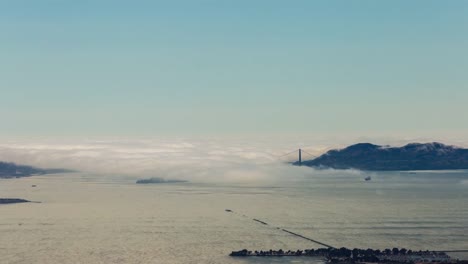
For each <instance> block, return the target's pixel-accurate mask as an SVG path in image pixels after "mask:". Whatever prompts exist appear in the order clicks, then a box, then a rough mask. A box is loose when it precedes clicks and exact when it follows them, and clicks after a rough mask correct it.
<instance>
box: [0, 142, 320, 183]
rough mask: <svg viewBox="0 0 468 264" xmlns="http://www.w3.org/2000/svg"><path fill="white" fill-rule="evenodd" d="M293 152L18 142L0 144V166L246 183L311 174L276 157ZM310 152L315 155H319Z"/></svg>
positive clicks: (231, 146) (261, 146) (222, 145)
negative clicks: (17, 164) (18, 165)
mask: <svg viewBox="0 0 468 264" xmlns="http://www.w3.org/2000/svg"><path fill="white" fill-rule="evenodd" d="M293 150H294V146H288V145H286V146H272V144H270V143H267V142H260V141H249V142H241V143H239V142H232V141H231V142H227V141H222V140H187V139H172V140H157V139H141V140H135V139H133V140H129V139H116V140H75V141H60V140H42V141H38V140H35V141H26V140H23V141H8V142H2V143H1V144H0V160H2V161H10V162H15V163H19V164H26V165H33V166H37V167H42V168H66V169H75V170H79V171H82V172H88V173H96V174H105V175H115V176H119V175H120V176H129V177H136V178H141V177H163V178H168V179H171V178H174V179H184V180H192V181H213V182H216V181H234V182H245V181H263V180H269V181H270V180H274V179H275V178H279V177H281V178H284V177H289V178H297V177H305V176H306V175H307V174H310V173H311V171H312V170H311V169H310V168H299V167H293V166H290V165H288V164H287V163H286V162H287V161H293V160H295V159H296V158H297V154H296V153H292V154H290V155H286V156H283V157H280V156H282V155H283V154H284V153H288V152H291V151H293ZM309 151H310V152H314V154H318V152H319V151H322V149H321V148H317V150H313V149H312V150H311V149H309ZM306 158H307V157H306Z"/></svg>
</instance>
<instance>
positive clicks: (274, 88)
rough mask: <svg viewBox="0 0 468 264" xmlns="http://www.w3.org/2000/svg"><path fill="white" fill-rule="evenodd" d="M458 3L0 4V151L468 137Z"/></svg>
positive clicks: (463, 32) (467, 13)
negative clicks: (173, 139)
mask: <svg viewBox="0 0 468 264" xmlns="http://www.w3.org/2000/svg"><path fill="white" fill-rule="evenodd" d="M467 84H468V1H456V0H452V1H429V0H421V1H407V0H402V1H397V0H392V1H329V0H326V1H310V0H306V1H299V0H298V1H274V0H265V1H253V0H246V1H241V0H235V1H222V0H213V1H164V2H162V1H116V0H112V1H111V0H109V1H99V0H92V1H85V0H82V1H64V0H63V1H58V0H57V1H49V0H41V1H36V0H31V1H22V0H3V1H0V91H1V93H0V118H1V122H0V135H3V136H15V135H64V136H67V135H124V136H128V135H170V134H176V135H193V134H197V135H228V134H229V135H236V134H239V135H240V134H279V135H281V134H294V133H298V134H309V135H313V134H324V135H327V134H336V135H340V134H354V135H362V136H368V135H371V136H385V135H392V134H398V135H411V136H426V137H431V136H434V135H442V136H443V135H445V136H447V135H452V134H459V135H464V134H466V133H468V103H467V101H468V85H467Z"/></svg>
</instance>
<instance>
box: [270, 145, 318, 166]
mask: <svg viewBox="0 0 468 264" xmlns="http://www.w3.org/2000/svg"><path fill="white" fill-rule="evenodd" d="M304 154H305V157H307V158H306V159H305V160H311V159H315V158H317V157H318V156H317V155H314V154H311V153H310V152H307V151H305V150H303V149H296V150H293V151H291V152H288V153H286V154H283V155H280V156H277V157H276V158H277V159H279V160H286V158H289V159H290V161H288V162H290V163H295V164H297V165H299V166H301V165H302V160H303V156H304ZM296 155H297V156H296ZM296 157H297V158H296ZM292 158H294V160H295V161H291V159H292Z"/></svg>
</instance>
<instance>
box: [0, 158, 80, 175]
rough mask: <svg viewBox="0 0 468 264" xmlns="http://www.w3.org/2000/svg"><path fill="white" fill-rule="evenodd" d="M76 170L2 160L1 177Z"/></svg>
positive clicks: (0, 162)
mask: <svg viewBox="0 0 468 264" xmlns="http://www.w3.org/2000/svg"><path fill="white" fill-rule="evenodd" d="M68 172H74V171H72V170H66V169H40V168H35V167H32V166H26V165H17V164H15V163H11V162H2V161H0V178H20V177H28V176H33V175H42V174H52V173H68Z"/></svg>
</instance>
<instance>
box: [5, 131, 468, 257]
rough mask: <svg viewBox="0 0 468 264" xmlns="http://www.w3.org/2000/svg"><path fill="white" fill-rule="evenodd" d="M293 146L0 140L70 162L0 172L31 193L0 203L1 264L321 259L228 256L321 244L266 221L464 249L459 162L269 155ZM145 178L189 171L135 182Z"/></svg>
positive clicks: (331, 238)
mask: <svg viewBox="0 0 468 264" xmlns="http://www.w3.org/2000/svg"><path fill="white" fill-rule="evenodd" d="M294 147H295V146H294V144H284V145H279V144H278V145H274V144H271V143H268V144H267V143H264V142H250V143H237V144H236V143H233V142H217V141H188V140H180V141H155V140H141V141H135V140H132V141H127V142H125V141H110V140H109V141H92V142H90V141H88V142H86V141H85V142H78V143H77V142H68V143H67V142H60V143H57V142H41V143H37V142H9V143H3V144H1V146H0V148H1V151H0V155H1V156H0V160H7V161H15V162H18V163H25V164H31V165H36V166H41V167H64V168H71V169H78V170H80V171H81V172H79V173H71V174H57V175H43V176H34V177H28V178H20V179H8V180H0V197H18V198H24V199H28V200H33V201H41V202H42V203H40V204H33V203H31V204H14V205H7V206H1V207H0V255H1V256H2V258H1V259H0V263H76V262H77V260H79V261H80V262H81V263H272V262H275V263H293V262H294V263H322V262H323V261H321V260H320V259H308V258H301V259H296V258H279V259H273V260H272V259H259V258H249V259H236V258H230V257H228V256H227V255H228V254H229V253H230V252H231V251H233V250H240V249H243V248H247V249H252V250H269V249H280V248H282V249H286V250H288V249H291V250H296V249H306V248H317V247H320V246H319V245H315V244H313V243H311V242H308V241H305V240H302V239H300V238H298V237H294V236H291V235H289V234H287V233H284V232H281V231H280V230H277V229H276V228H275V227H280V228H285V229H288V230H291V231H293V232H296V233H299V234H302V235H304V236H308V237H311V238H313V239H316V240H319V241H322V242H325V243H327V244H331V245H333V246H336V247H341V246H345V247H351V248H353V247H359V248H368V247H371V248H380V249H384V248H393V247H400V248H401V247H405V248H410V249H414V250H419V249H422V250H426V249H430V250H431V249H433V250H435V249H440V250H449V249H467V248H468V221H467V219H468V206H467V205H468V184H467V182H468V172H467V171H441V172H434V171H426V172H416V173H415V174H414V173H408V172H361V171H355V170H349V171H336V170H322V171H318V170H314V169H311V168H307V167H294V166H290V165H288V164H285V163H282V162H281V159H278V158H277V157H278V156H280V155H281V154H284V153H287V152H289V151H291V150H294ZM312 151H313V149H312V150H311V152H312ZM317 152H319V150H318V149H317ZM292 159H294V157H292V158H291V160H292ZM366 176H371V177H372V180H371V181H369V182H366V181H364V178H365V177H366ZM145 177H164V178H177V179H185V180H189V182H187V183H176V184H162V185H139V184H138V185H137V184H135V180H136V179H139V178H145ZM32 185H37V187H35V188H32V187H31V186H32ZM225 209H232V210H234V211H235V212H236V213H235V214H230V213H227V212H225ZM244 215H245V216H244ZM252 218H256V219H261V220H263V221H265V222H267V223H269V224H270V226H264V225H261V224H259V223H257V222H254V221H252ZM458 257H464V258H466V257H467V256H458Z"/></svg>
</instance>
